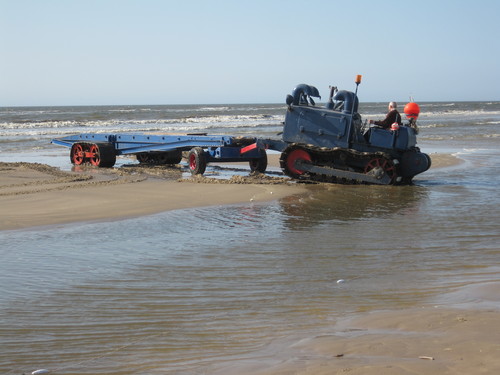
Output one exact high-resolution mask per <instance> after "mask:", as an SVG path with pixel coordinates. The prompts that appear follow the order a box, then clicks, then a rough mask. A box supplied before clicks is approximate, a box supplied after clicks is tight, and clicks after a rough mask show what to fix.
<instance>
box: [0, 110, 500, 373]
mask: <svg viewBox="0 0 500 375" xmlns="http://www.w3.org/2000/svg"><path fill="white" fill-rule="evenodd" d="M470 111H471V112H473V111H476V110H475V109H474V110H473V109H470ZM437 114H438V112H436V117H438V115H437ZM450 116H455V114H454V113H453V114H451V115H450ZM479 117H481V116H479ZM474 118H475V117H473V115H471V117H470V118H469V119H468V120H467V122H466V123H464V124H463V125H462V126H463V127H468V128H471V129H472V128H473V127H474V124H480V123H481V121H483V120H482V117H481V118H478V119H477V120H474ZM442 121H443V122H444V123H448V122H452V121H454V120H453V118H452V117H449V118H448V120H447V119H446V118H445V119H444V120H442ZM488 121H489V120H488ZM423 124H424V126H422V128H421V138H419V139H421V140H422V141H421V145H420V146H421V147H422V149H423V150H424V151H426V147H427V148H428V149H430V150H433V151H435V150H449V151H450V152H453V153H455V154H457V155H459V156H460V157H461V158H463V159H464V161H465V162H464V163H463V164H460V165H458V166H455V167H452V168H446V169H431V170H430V171H428V172H426V173H424V174H422V175H420V176H418V177H417V178H416V179H415V182H416V184H415V186H405V187H378V186H337V185H328V186H310V187H309V192H308V193H307V194H302V195H299V196H292V197H288V198H285V199H283V200H281V201H279V202H272V203H266V204H253V203H247V204H241V205H232V206H221V207H211V208H197V209H189V210H179V211H174V212H166V213H162V214H158V215H153V216H148V217H142V218H136V219H129V220H121V221H115V222H103V223H78V224H71V225H60V226H56V227H50V228H35V229H31V230H21V231H2V232H0V259H2V261H1V262H0V332H1V336H0V348H1V349H0V372H1V373H2V374H4V373H6V374H21V373H23V372H30V371H33V370H35V369H38V368H48V369H50V370H51V371H52V372H53V373H58V374H174V373H182V374H203V373H212V372H215V371H216V370H218V369H220V368H221V367H222V366H224V365H225V364H228V363H233V362H242V361H248V362H249V363H252V362H254V363H264V362H266V361H275V360H281V359H286V358H287V355H288V354H287V350H286V348H287V347H288V346H289V345H290V344H291V343H293V342H296V341H298V340H300V339H303V338H307V337H312V336H314V335H317V334H321V333H325V332H329V333H331V331H332V329H333V326H334V324H335V322H336V320H337V319H339V318H342V317H345V316H347V315H349V314H352V313H363V312H367V311H375V310H381V309H399V308H405V307H412V306H421V305H423V304H429V303H432V304H440V303H442V304H446V303H449V301H450V300H449V297H448V296H449V295H450V293H452V292H453V291H455V290H458V289H459V288H461V287H463V286H474V285H476V284H481V283H484V282H490V281H498V280H499V276H498V275H499V273H498V272H499V263H498V259H499V257H498V256H499V248H498V243H499V242H500V241H499V240H500V231H499V229H500V225H499V224H498V222H499V221H498V214H497V210H496V209H495V207H496V206H497V205H498V203H499V197H498V192H497V187H498V186H499V183H500V177H499V176H498V174H497V173H496V171H497V166H498V164H499V162H500V153H499V151H498V148H497V146H496V143H497V142H496V140H495V139H494V138H492V137H483V135H482V134H479V133H477V134H476V136H475V137H474V136H473V135H471V138H472V139H467V140H464V139H465V138H467V137H469V134H468V132H466V131H464V130H463V129H462V128H460V129H461V130H460V131H457V132H455V133H456V134H463V136H462V137H463V138H464V139H462V140H460V139H456V137H455V136H454V135H453V134H455V133H453V132H452V129H446V130H443V129H444V127H439V126H434V125H432V124H429V125H428V126H427V127H425V126H426V125H425V121H423ZM455 126H456V127H459V126H460V125H455ZM478 126H479V125H478ZM485 126H489V127H490V129H493V131H492V132H490V133H491V134H497V133H499V132H498V126H499V125H498V124H497V125H491V124H489V125H485ZM495 126H496V127H495ZM454 137H455V138H454ZM10 155H11V157H13V158H15V157H14V156H13V155H15V154H10ZM431 156H432V155H431ZM2 157H6V156H5V155H3V156H2ZM45 157H46V158H47V159H50V158H51V157H53V155H50V154H47V155H46V156H45ZM56 159H57V160H60V159H59V157H54V160H56ZM57 163H60V161H58V162H57ZM341 279H342V280H344V282H340V283H338V282H337V281H338V280H341ZM491 305H493V306H494V307H495V306H496V307H497V308H498V307H500V305H498V304H495V302H491Z"/></svg>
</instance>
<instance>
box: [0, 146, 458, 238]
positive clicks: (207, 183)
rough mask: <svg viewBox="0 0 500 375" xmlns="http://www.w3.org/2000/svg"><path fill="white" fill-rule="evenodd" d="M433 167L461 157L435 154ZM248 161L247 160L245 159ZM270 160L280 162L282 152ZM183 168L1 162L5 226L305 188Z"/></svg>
mask: <svg viewBox="0 0 500 375" xmlns="http://www.w3.org/2000/svg"><path fill="white" fill-rule="evenodd" d="M431 156H432V159H433V164H432V168H443V167H447V166H451V165H455V164H458V163H460V159H457V158H456V157H454V156H452V155H447V154H440V155H431ZM245 164H246V163H245ZM269 165H270V166H273V167H278V166H279V160H278V155H276V154H272V155H269ZM180 175H181V172H180V170H179V168H172V169H168V168H162V167H151V168H140V167H131V168H114V169H96V168H92V167H81V168H79V169H78V170H77V171H74V172H64V171H61V170H59V169H57V168H53V167H50V166H47V165H43V164H36V163H0V176H1V178H0V204H1V206H2V211H1V213H0V230H9V229H22V228H28V227H33V226H44V225H54V224H64V223H72V222H78V221H96V220H113V219H119V218H127V217H136V216H141V215H148V214H154V213H158V212H162V211H168V210H175V209H181V208H190V207H203V206H217V205H225V204H234V203H242V202H264V201H270V200H274V199H280V198H282V197H284V196H287V195H291V194H299V193H302V192H305V191H306V189H307V186H304V185H300V184H296V183H293V182H290V180H289V179H288V178H286V177H269V176H264V175H258V176H249V177H241V176H233V177H232V178H229V179H215V178H210V177H194V178H187V179H181V178H180Z"/></svg>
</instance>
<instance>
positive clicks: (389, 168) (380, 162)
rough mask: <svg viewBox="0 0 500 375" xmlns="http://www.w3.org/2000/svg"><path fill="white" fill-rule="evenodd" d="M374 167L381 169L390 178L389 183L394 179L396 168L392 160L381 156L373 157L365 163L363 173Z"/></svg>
mask: <svg viewBox="0 0 500 375" xmlns="http://www.w3.org/2000/svg"><path fill="white" fill-rule="evenodd" d="M374 169H378V170H381V171H383V172H384V173H385V174H387V175H388V176H389V177H390V179H391V183H394V182H395V181H396V178H397V170H396V166H395V165H394V163H393V161H392V160H390V159H386V158H383V157H379V158H373V159H371V160H370V161H369V162H368V163H367V164H366V166H365V173H368V172H371V171H373V170H374Z"/></svg>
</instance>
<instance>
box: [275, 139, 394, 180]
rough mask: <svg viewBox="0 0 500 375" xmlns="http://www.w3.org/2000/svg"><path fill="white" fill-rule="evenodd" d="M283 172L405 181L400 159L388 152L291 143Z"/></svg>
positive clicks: (293, 175) (302, 177)
mask: <svg viewBox="0 0 500 375" xmlns="http://www.w3.org/2000/svg"><path fill="white" fill-rule="evenodd" d="M280 166H281V169H282V170H283V172H284V173H285V174H286V175H287V176H289V177H291V178H293V179H297V180H300V181H313V182H329V183H337V184H378V185H391V184H393V185H395V184H400V183H402V182H404V179H403V177H402V176H400V175H399V173H398V166H399V161H398V160H397V159H394V158H392V157H391V155H390V154H389V153H386V152H359V151H356V150H353V149H344V148H341V147H334V148H326V147H317V146H314V145H301V144H297V143H294V144H290V145H289V146H288V147H287V148H286V149H285V150H284V151H283V152H282V154H281V157H280Z"/></svg>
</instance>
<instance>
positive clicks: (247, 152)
mask: <svg viewBox="0 0 500 375" xmlns="http://www.w3.org/2000/svg"><path fill="white" fill-rule="evenodd" d="M52 143H53V144H56V145H59V146H65V147H68V148H70V149H71V151H70V161H71V163H73V164H74V165H82V164H91V165H93V166H96V167H101V168H111V167H113V166H114V165H115V163H116V157H117V156H119V155H136V158H137V160H138V161H139V163H141V164H163V165H168V164H171V165H173V164H178V163H180V162H181V160H182V157H183V155H182V154H183V152H188V155H187V160H188V166H189V169H190V171H191V173H192V174H193V175H196V174H200V175H202V174H203V173H204V172H205V169H206V167H207V164H208V163H212V162H249V165H250V169H251V171H258V172H261V173H263V172H265V171H266V168H267V154H266V149H273V150H276V151H282V149H284V148H285V146H286V145H285V143H284V142H282V141H278V140H272V139H258V138H254V137H242V136H228V135H207V134H205V133H196V134H184V135H178V134H145V133H141V134H132V133H116V134H99V133H86V134H77V135H70V136H67V137H63V138H56V139H53V140H52Z"/></svg>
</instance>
